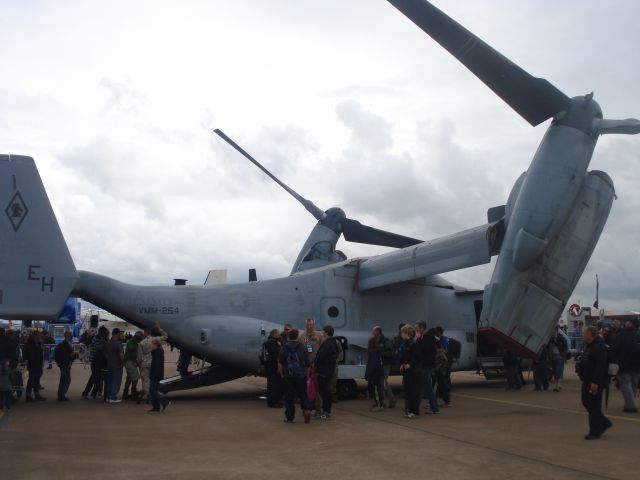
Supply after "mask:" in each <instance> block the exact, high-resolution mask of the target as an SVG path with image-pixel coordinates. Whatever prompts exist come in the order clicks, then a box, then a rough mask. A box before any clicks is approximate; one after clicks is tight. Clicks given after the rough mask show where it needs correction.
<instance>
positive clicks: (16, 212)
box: [5, 192, 29, 232]
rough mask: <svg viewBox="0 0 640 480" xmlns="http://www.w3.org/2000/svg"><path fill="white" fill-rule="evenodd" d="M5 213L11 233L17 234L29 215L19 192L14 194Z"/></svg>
mask: <svg viewBox="0 0 640 480" xmlns="http://www.w3.org/2000/svg"><path fill="white" fill-rule="evenodd" d="M5 212H6V213H7V217H9V221H10V222H11V226H12V227H13V231H14V232H17V231H18V230H19V229H20V226H21V225H22V222H24V219H25V218H26V217H27V214H28V213H29V209H28V208H27V204H26V203H24V200H23V199H22V195H20V192H16V193H15V195H14V196H13V198H12V199H11V201H10V202H9V205H8V206H7V209H6V210H5Z"/></svg>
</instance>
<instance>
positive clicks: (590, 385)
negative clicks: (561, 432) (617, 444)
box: [576, 326, 613, 440]
mask: <svg viewBox="0 0 640 480" xmlns="http://www.w3.org/2000/svg"><path fill="white" fill-rule="evenodd" d="M583 336H584V341H585V344H586V348H585V350H584V353H583V354H582V358H581V360H580V363H579V364H578V366H577V367H576V369H577V371H578V375H579V376H580V380H582V405H583V406H584V408H585V410H586V411H587V412H588V413H589V433H588V434H587V435H585V437H584V438H585V439H586V440H595V439H597V438H600V436H601V435H602V434H603V433H604V432H605V431H606V430H607V429H609V428H611V426H612V425H613V424H612V423H611V421H610V420H609V419H608V418H607V417H605V416H604V414H603V413H602V394H603V392H604V390H605V388H606V387H607V385H608V383H609V372H608V368H609V364H608V361H607V345H606V344H605V342H604V339H603V338H602V337H601V336H600V335H598V331H597V329H596V327H593V326H591V327H587V328H585V329H584V332H583Z"/></svg>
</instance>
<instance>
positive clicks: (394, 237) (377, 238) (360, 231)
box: [342, 218, 422, 248]
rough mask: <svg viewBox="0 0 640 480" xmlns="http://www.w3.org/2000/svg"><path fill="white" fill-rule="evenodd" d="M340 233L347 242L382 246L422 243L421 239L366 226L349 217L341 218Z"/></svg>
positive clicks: (400, 246)
mask: <svg viewBox="0 0 640 480" xmlns="http://www.w3.org/2000/svg"><path fill="white" fill-rule="evenodd" d="M342 233H343V234H344V239H345V240H347V241H348V242H356V243H366V244H368V245H380V246H382V247H393V248H405V247H410V246H411V245H417V244H418V243H422V240H417V239H415V238H410V237H405V236H403V235H398V234H397V233H391V232H385V231H384V230H379V229H377V228H373V227H368V226H367V225H363V224H361V223H360V222H358V221H357V220H352V219H350V218H345V219H344V220H342Z"/></svg>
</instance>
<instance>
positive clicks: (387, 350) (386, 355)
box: [380, 335, 397, 365]
mask: <svg viewBox="0 0 640 480" xmlns="http://www.w3.org/2000/svg"><path fill="white" fill-rule="evenodd" d="M380 345H382V351H381V352H380V355H381V356H382V365H394V364H395V363H396V360H397V357H396V349H395V346H394V345H393V341H392V340H391V339H390V338H387V337H385V336H384V335H383V336H382V338H381V339H380Z"/></svg>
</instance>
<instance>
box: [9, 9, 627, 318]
mask: <svg viewBox="0 0 640 480" xmlns="http://www.w3.org/2000/svg"><path fill="white" fill-rule="evenodd" d="M435 3H436V5H437V6H439V7H440V8H442V9H444V10H445V11H446V12H447V13H448V14H449V15H451V16H452V17H454V18H455V19H457V20H458V21H460V22H461V23H463V24H464V25H465V26H466V27H467V28H469V29H470V30H471V31H473V32H474V33H476V34H477V35H479V36H480V37H482V38H483V39H484V40H485V41H487V42H488V43H490V44H491V45H492V46H494V47H495V48H496V49H498V50H500V51H501V52H502V53H503V54H505V55H506V56H507V57H509V58H511V59H512V60H514V61H515V62H517V63H518V64H519V65H521V66H522V67H523V68H525V69H527V70H528V71H529V72H530V73H532V74H534V75H536V76H543V77H545V78H547V79H548V80H550V81H551V82H552V83H554V85H556V86H557V87H558V88H560V89H561V90H562V91H564V92H565V93H567V94H568V95H570V96H574V95H582V94H585V93H588V92H590V91H594V92H595V99H596V100H597V101H598V102H599V103H600V105H601V106H602V107H603V110H604V114H605V117H608V118H627V117H640V88H639V86H640V64H639V61H638V60H639V55H638V45H640V28H638V25H639V24H640V2H638V1H636V0H627V1H623V0H620V1H588V0H571V1H563V2H556V1H551V0H547V1H544V0H535V1H534V0H519V1H518V2H514V1H511V0H491V1H484V0H482V1H481V0H473V1H471V0H468V1H455V2H453V1H449V2H445V1H443V0H439V1H436V2H435ZM0 72H1V74H0V152H2V153H13V154H23V155H29V156H33V157H34V158H35V159H36V162H37V164H38V168H39V170H40V174H41V176H42V177H43V180H44V183H45V186H46V188H47V190H48V192H49V197H50V198H51V201H52V204H53V206H54V209H55V211H56V215H57V217H58V220H59V222H60V224H61V227H62V230H63V233H64V235H65V237H66V239H67V242H68V244H69V248H70V250H71V254H72V256H73V258H74V260H75V262H76V266H77V267H78V268H80V269H86V270H92V271H96V272H99V273H103V274H107V275H111V276H114V277H116V278H118V279H121V280H124V281H128V282H139V283H151V284H167V283H170V282H171V279H172V278H174V277H185V278H188V279H189V280H190V281H191V282H192V283H196V284H199V283H202V282H203V281H204V278H205V276H206V272H207V271H208V270H209V269H212V268H226V269H228V270H229V278H230V281H232V282H239V281H244V280H246V278H247V270H248V269H249V268H252V267H255V268H257V269H258V276H259V278H261V279H265V278H274V277H277V276H284V275H287V274H288V273H289V271H290V268H291V265H292V263H293V261H294V260H295V258H296V256H297V254H298V250H299V249H300V248H301V246H302V244H303V243H304V241H305V239H306V237H307V235H308V233H309V232H310V230H311V229H312V227H313V225H314V223H315V220H314V219H313V217H312V216H311V215H309V214H308V213H307V212H306V211H305V210H304V209H303V208H302V207H301V206H300V205H299V204H297V203H296V202H295V201H294V200H293V199H292V198H291V197H289V196H288V195H287V194H286V193H285V192H283V191H282V190H280V189H279V187H277V186H276V185H275V184H274V183H272V182H270V181H269V180H268V179H266V177H265V176H264V175H263V174H262V173H261V172H260V171H258V170H257V169H256V168H255V167H253V166H252V165H251V164H249V163H248V162H247V161H246V160H244V159H243V158H242V157H240V156H239V155H238V154H237V153H236V152H235V151H233V150H231V149H230V148H229V147H228V146H227V145H226V144H225V143H223V142H222V141H221V140H220V139H219V138H218V137H216V136H214V135H213V134H212V129H213V128H221V129H222V130H224V131H225V132H226V133H227V134H228V135H230V136H231V137H232V138H234V139H235V140H236V141H237V142H239V143H240V144H241V145H243V146H244V147H245V148H246V149H247V150H248V151H250V152H251V153H253V154H254V156H255V157H257V158H258V159H259V160H260V161H262V162H263V163H264V164H265V165H266V166H267V167H268V168H270V169H271V170H272V171H273V172H274V173H276V174H277V175H279V176H280V177H281V179H282V180H283V181H285V182H286V183H288V184H289V185H290V186H292V187H293V188H294V189H296V190H297V191H299V192H300V193H301V194H302V195H304V196H306V197H308V198H310V199H312V200H313V201H314V202H315V203H316V204H317V205H318V206H320V207H322V208H324V209H327V208H329V207H332V206H339V207H341V208H343V209H344V210H345V211H346V212H347V215H348V216H350V217H351V218H356V219H359V220H360V221H362V222H363V223H367V224H369V225H372V226H377V227H379V228H384V229H387V230H393V231H397V232H398V233H402V234H405V235H409V236H415V237H418V238H423V239H430V238H434V237H437V236H440V235H444V234H447V233H452V232H455V231H459V230H463V229H466V228H469V227H472V226H475V225H480V224H482V223H484V222H485V221H486V210H487V209H488V208H489V207H492V206H495V205H501V204H504V203H505V201H506V197H507V195H508V192H509V191H510V189H511V186H512V185H513V182H514V181H515V180H516V178H517V177H518V175H519V174H520V173H521V172H523V171H524V170H526V169H527V167H528V165H529V162H530V160H531V157H532V155H533V153H534V152H535V149H536V147H537V144H538V143H539V141H540V139H541V138H542V135H543V134H544V131H545V129H546V127H547V126H548V123H545V124H543V125H541V126H538V127H536V128H532V127H530V126H529V125H528V124H527V123H526V122H525V121H524V120H523V119H521V118H520V117H519V116H518V115H517V114H515V113H514V112H513V111H512V110H511V109H510V108H509V107H507V106H506V105H505V104H504V103H502V101H501V100H500V99H498V98H497V97H496V96H495V95H494V94H493V93H492V92H491V91H489V90H488V89H487V88H486V87H485V86H484V85H483V84H481V83H480V82H479V81H478V80H477V79H476V78H475V77H474V76H473V75H472V74H470V73H469V72H468V71H466V70H465V68H464V67H462V66H461V65H459V64H458V63H457V62H456V61H455V60H454V59H453V58H452V57H450V56H449V54H448V53H447V52H445V51H444V50H443V49H442V48H441V47H440V46H439V45H437V44H436V43H435V42H433V41H432V40H431V39H430V38H429V37H427V36H426V35H425V34H424V33H423V32H422V31H420V30H419V29H418V28H417V27H415V26H414V25H413V24H412V23H410V22H409V21H408V20H407V19H406V18H405V17H404V16H402V15H401V14H400V13H399V12H398V11H397V10H395V8H393V7H392V6H391V5H389V4H388V3H387V2H385V1H383V0H357V1H356V0H353V1H349V0H323V1H310V0H309V1H303V0H289V1H285V0H272V1H271V0H255V1H249V0H228V1H226V0H211V1H204V0H203V1H184V0H182V1H180V2H178V1H175V2H162V1H157V0H154V1H149V2H143V1H136V2H124V1H122V2H120V1H110V2H103V1H86V0H83V1H77V2H74V1H67V2H57V1H28V0H23V1H15V0H0ZM638 137H640V136H638ZM639 167H640V138H636V137H631V136H613V135H612V136H605V137H603V138H601V139H600V140H599V143H598V146H597V148H596V153H595V155H594V158H593V160H592V163H591V166H590V168H591V169H598V170H604V171H606V172H608V173H609V174H610V175H611V177H612V178H613V180H614V182H615V185H616V192H617V194H618V197H619V198H618V200H617V201H615V203H614V205H613V209H612V212H611V215H610V217H609V220H608V223H607V225H606V227H605V230H604V233H603V235H602V237H601V239H600V243H599V244H598V246H597V248H596V250H595V253H594V255H593V257H592V259H591V261H590V262H589V265H588V267H587V269H586V272H585V274H584V276H583V278H582V280H581V281H580V283H579V285H578V288H577V289H576V292H575V293H574V296H573V298H572V301H581V302H582V304H591V303H593V301H594V299H595V274H596V273H598V274H599V276H600V285H601V299H600V300H601V301H600V303H601V306H603V307H606V308H607V309H614V310H626V309H634V310H640V246H639V245H640V243H639V242H640V216H639V212H640V168H639ZM541 194H544V192H541ZM339 248H341V249H342V250H343V251H345V253H347V255H349V256H363V255H371V254H375V253H379V252H383V251H385V249H383V248H377V247H367V246H363V245H359V244H349V243H344V242H342V241H341V243H340V245H339ZM491 269H492V266H485V267H478V268H474V269H468V270H465V271H460V272H455V273H452V274H449V275H445V277H446V278H448V279H449V280H452V281H454V282H456V283H459V284H461V285H463V286H468V287H474V288H482V287H483V286H484V285H485V284H486V283H488V281H489V279H490V276H491Z"/></svg>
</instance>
